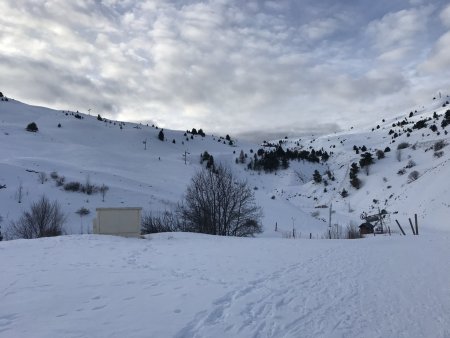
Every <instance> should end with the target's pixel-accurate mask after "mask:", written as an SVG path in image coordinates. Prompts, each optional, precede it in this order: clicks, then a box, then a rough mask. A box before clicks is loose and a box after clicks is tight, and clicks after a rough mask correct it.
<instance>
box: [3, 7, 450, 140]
mask: <svg viewBox="0 0 450 338" xmlns="http://www.w3.org/2000/svg"><path fill="white" fill-rule="evenodd" d="M4 5H5V7H6V8H8V15H2V16H1V17H0V25H1V27H2V30H1V31H0V43H1V46H2V49H1V50H0V86H1V90H2V91H3V92H4V93H7V95H9V96H13V97H16V98H18V99H21V100H23V101H27V102H31V103H36V104H41V105H49V106H55V105H56V108H64V109H67V108H69V107H70V108H72V109H78V110H80V111H86V110H87V109H88V108H91V109H92V112H93V113H94V112H95V113H100V114H102V116H106V117H110V118H119V119H126V120H136V121H148V120H152V121H155V123H157V124H159V125H161V126H164V127H171V128H179V129H186V128H191V127H192V126H196V127H203V128H205V129H206V130H210V131H211V132H227V133H235V134H241V135H244V136H245V135H258V134H259V133H260V132H261V131H263V132H264V133H271V135H274V136H275V135H283V134H286V132H288V134H289V135H292V133H300V134H301V133H302V130H306V129H308V130H309V129H310V128H311V127H312V126H313V128H317V130H318V131H320V130H322V131H333V130H337V129H339V128H343V127H346V126H347V124H348V123H365V122H367V121H372V120H374V119H378V118H380V117H381V116H384V115H386V114H387V113H389V112H392V111H396V110H401V109H406V108H409V107H410V106H411V105H414V104H416V103H423V102H424V100H426V99H429V98H430V97H431V96H432V95H433V94H434V93H435V92H437V91H438V90H443V89H445V88H444V86H445V85H446V81H447V78H448V69H450V67H449V66H450V64H449V61H448V60H450V55H449V53H448V50H449V49H448V48H447V46H448V42H449V41H450V35H449V34H450V31H449V29H450V9H449V8H450V7H449V6H448V5H447V4H446V2H445V1H444V0H436V1H421V0H409V1H407V0H400V1H387V0H381V1H373V2H361V1H356V0H355V1H353V0H352V1H345V2H335V1H331V0H329V1H320V2H317V1H313V0H304V1H292V0H281V1H262V0H249V1H245V2H244V1H238V0H209V1H194V0H189V1H187V0H185V1H182V0H165V1H161V0H147V1H133V0H126V1H123V0H102V1H86V2H71V1H51V0H48V1H43V2H42V3H36V2H30V1H26V0H14V1H13V0H4ZM305 125H307V127H305ZM286 126H290V128H286ZM278 130H280V132H278ZM281 131H283V132H281ZM251 137H253V136H251ZM258 137H259V136H258Z"/></svg>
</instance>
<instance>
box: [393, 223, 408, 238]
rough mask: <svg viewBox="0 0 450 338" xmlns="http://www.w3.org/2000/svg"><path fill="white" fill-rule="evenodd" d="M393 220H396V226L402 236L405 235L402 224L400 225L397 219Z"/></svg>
mask: <svg viewBox="0 0 450 338" xmlns="http://www.w3.org/2000/svg"><path fill="white" fill-rule="evenodd" d="M395 221H396V222H397V225H398V227H399V228H400V231H401V232H402V234H403V236H406V234H405V232H404V231H403V228H402V226H401V225H400V223H399V222H398V221H397V220H395Z"/></svg>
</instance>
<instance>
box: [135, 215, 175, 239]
mask: <svg viewBox="0 0 450 338" xmlns="http://www.w3.org/2000/svg"><path fill="white" fill-rule="evenodd" d="M141 226H142V228H141V232H142V234H144V235H145V234H153V233H158V232H173V231H183V227H182V224H181V222H180V218H178V215H177V214H176V213H174V212H170V211H164V212H162V213H156V214H154V213H151V212H147V213H145V214H144V215H143V216H142V219H141Z"/></svg>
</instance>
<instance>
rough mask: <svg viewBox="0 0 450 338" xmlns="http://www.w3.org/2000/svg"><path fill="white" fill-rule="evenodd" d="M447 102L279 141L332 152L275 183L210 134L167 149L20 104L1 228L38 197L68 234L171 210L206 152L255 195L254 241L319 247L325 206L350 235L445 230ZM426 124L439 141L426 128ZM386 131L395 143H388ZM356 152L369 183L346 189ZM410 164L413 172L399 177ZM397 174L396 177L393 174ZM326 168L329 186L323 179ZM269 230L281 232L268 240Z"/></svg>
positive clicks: (124, 126) (14, 115) (10, 105)
mask: <svg viewBox="0 0 450 338" xmlns="http://www.w3.org/2000/svg"><path fill="white" fill-rule="evenodd" d="M446 100H447V98H444V99H436V100H432V101H431V102H430V103H429V104H428V105H427V106H423V107H416V108H413V111H412V114H410V112H404V113H403V114H400V115H398V116H396V117H390V118H386V119H385V120H384V121H376V122H374V125H373V128H367V129H359V130H356V129H354V128H353V127H351V126H349V128H348V129H349V130H348V131H345V132H341V133H335V134H332V135H322V136H320V137H314V136H311V137H303V138H301V139H283V140H275V141H272V143H275V144H280V143H281V145H282V147H283V149H285V150H286V149H288V148H289V149H298V150H301V149H303V150H305V149H310V147H312V148H314V149H316V150H318V149H324V150H325V151H327V152H329V153H330V154H331V156H330V158H329V159H328V161H326V162H322V163H310V162H305V161H296V160H294V161H291V162H290V165H289V168H288V169H286V170H278V171H277V172H276V173H264V171H262V172H257V171H253V170H248V169H247V163H248V162H249V161H250V160H251V159H252V158H253V156H255V153H256V152H257V150H258V149H260V148H262V146H261V145H258V144H251V143H245V142H240V141H239V140H233V145H229V142H228V141H227V140H225V139H224V138H223V137H219V136H213V135H208V132H207V130H206V134H207V135H206V136H205V137H202V136H200V135H192V134H189V133H188V134H185V132H184V131H173V130H164V134H165V141H164V142H161V141H160V140H158V133H159V131H160V129H158V128H157V127H152V126H147V125H141V124H134V123H128V122H118V121H109V120H107V121H106V122H105V121H99V120H98V119H97V116H89V115H86V114H82V113H78V112H70V111H60V110H59V111H57V110H51V109H47V108H42V107H34V106H29V105H26V104H24V103H21V102H18V101H15V100H13V99H9V100H8V101H0V144H1V147H0V186H2V187H3V188H2V189H0V199H1V208H0V215H1V216H2V217H3V223H2V226H3V229H4V230H5V229H6V228H7V227H8V224H9V223H10V222H11V221H14V220H16V219H17V218H18V217H19V216H20V215H21V214H22V212H23V211H24V210H26V209H28V207H29V205H30V203H32V202H34V201H36V200H37V199H38V198H39V197H40V196H41V195H43V194H45V195H46V196H47V197H49V198H50V199H52V200H53V199H56V200H58V201H59V202H60V203H61V205H62V207H63V209H64V211H65V212H66V213H67V215H68V222H67V226H66V231H67V233H69V234H70V233H72V234H76V233H80V232H83V233H86V232H89V231H90V230H91V224H92V218H93V217H94V214H95V208H97V207H112V206H138V207H142V208H143V209H144V211H164V210H167V209H171V208H173V207H174V205H176V203H178V202H179V201H180V200H181V198H182V195H183V193H184V191H185V188H186V186H187V184H189V182H190V178H191V177H192V175H193V174H194V173H195V172H197V171H198V170H199V169H200V168H201V164H200V155H201V154H202V153H203V152H204V151H208V153H210V154H212V155H213V156H214V158H215V161H216V162H221V163H224V164H225V165H227V166H229V167H231V168H232V170H233V172H234V173H235V174H236V175H237V176H238V177H241V178H244V179H246V180H247V181H248V182H249V184H250V186H251V187H253V188H254V192H255V195H256V199H257V203H258V204H259V205H261V206H262V208H263V211H264V218H263V226H264V230H265V231H264V234H263V236H281V235H282V234H283V232H287V231H291V230H292V227H294V228H295V229H296V231H297V234H298V235H302V236H308V235H309V233H312V234H313V236H315V237H320V236H322V235H323V234H324V232H325V231H326V229H327V226H328V217H329V209H328V207H329V205H330V204H331V203H332V205H333V214H332V224H333V225H334V224H339V225H341V226H343V227H344V228H345V226H346V225H348V224H349V223H350V222H353V223H354V224H356V225H358V224H359V223H360V222H361V220H360V214H361V213H362V212H367V213H369V214H370V213H373V212H377V211H378V208H380V209H385V210H386V211H387V212H389V218H390V224H389V225H390V226H391V228H392V230H394V229H397V227H396V225H395V222H394V220H395V219H398V220H399V221H400V222H402V223H404V224H407V220H408V218H410V217H413V215H414V214H415V213H417V214H418V217H419V222H420V225H421V228H422V230H423V231H429V230H430V231H434V230H449V229H450V227H449V225H448V224H447V223H446V222H445V218H446V217H448V215H450V191H449V189H450V186H449V185H448V184H446V181H447V178H448V177H449V175H450V165H449V163H450V161H449V159H450V148H447V147H444V148H443V149H442V150H441V152H442V153H441V156H440V157H437V156H435V151H434V150H433V147H434V144H435V143H436V142H437V141H439V140H443V141H444V145H445V144H447V143H449V136H448V135H447V134H446V133H445V129H443V128H442V127H441V122H442V119H443V118H444V114H445V112H446V111H447V109H448V108H449V107H447V106H446V104H445V102H446ZM410 115H412V116H410ZM76 117H79V118H76ZM423 119H431V121H427V122H426V123H427V126H426V127H425V128H422V129H414V128H413V125H414V123H416V122H418V121H420V120H423ZM30 122H35V123H36V124H37V126H38V128H39V131H38V132H36V133H33V132H27V131H26V130H25V127H26V126H27V125H28V124H29V123H30ZM433 124H435V125H436V126H437V130H436V131H432V130H431V129H430V128H429V127H430V126H431V125H433ZM393 125H395V127H394V126H393ZM59 126H60V127H59ZM449 128H450V127H447V129H449ZM187 129H189V130H190V129H191V126H187ZM391 130H392V131H391ZM390 131H391V133H389V132H390ZM394 133H397V135H398V136H397V137H396V138H394V136H395V134H394ZM144 141H146V146H145V145H144V143H143V142H144ZM402 142H407V143H408V144H409V146H408V147H407V148H406V149H403V150H401V154H400V155H399V154H398V152H397V145H398V144H400V143H402ZM354 146H356V147H357V148H359V149H360V148H362V147H363V146H364V147H365V148H367V151H369V152H371V153H372V154H373V156H374V157H375V164H373V165H372V166H371V167H370V171H369V175H368V176H367V175H366V174H365V172H364V170H361V171H360V173H359V178H360V179H361V181H362V186H361V188H360V189H359V190H357V189H355V188H353V187H352V186H350V180H349V167H350V164H351V163H352V162H358V161H359V159H360V158H361V153H363V152H364V151H359V154H356V152H355V151H354V150H353V148H354ZM386 147H390V149H391V151H390V152H385V158H384V159H380V160H377V159H376V156H375V151H376V150H377V149H378V150H384V149H385V148H386ZM145 148H146V149H145ZM264 148H265V149H270V147H264ZM363 149H364V148H363ZM241 150H242V151H243V152H244V153H245V155H247V158H246V159H245V160H246V162H247V163H245V164H241V163H239V164H237V163H235V160H236V158H237V157H238V156H239V154H240V152H241ZM184 154H186V159H187V161H186V164H185V163H184ZM408 163H409V164H411V163H414V164H415V165H414V167H411V168H405V167H407V166H409V165H408ZM402 169H404V174H403V175H399V174H398V172H399V171H400V170H402ZM314 170H318V171H319V172H320V173H321V174H323V175H324V176H323V177H324V180H327V183H328V185H327V186H325V185H324V183H320V184H317V183H315V182H314V181H313V180H312V174H313V172H314ZM327 170H329V171H330V173H332V175H333V177H334V180H330V179H327V175H325V172H326V171H327ZM412 171H417V173H418V179H417V180H415V181H414V182H411V183H408V176H409V174H410V173H411V172H412ZM42 172H43V173H45V174H46V175H47V177H48V180H47V181H45V182H44V183H41V182H40V180H39V174H40V173H42ZM52 172H54V173H56V174H57V175H58V176H59V177H61V176H64V178H65V181H66V182H72V181H73V182H80V183H82V184H83V183H84V182H86V180H88V179H89V180H90V182H91V183H92V184H95V185H97V186H101V185H102V184H105V185H106V186H107V187H109V190H108V192H107V194H106V196H105V200H104V201H103V199H102V196H101V194H94V195H86V194H82V193H77V192H67V191H64V189H63V188H62V187H58V186H57V185H56V182H55V180H53V179H51V178H50V173H52ZM343 189H345V190H346V191H347V192H348V193H349V196H348V197H345V198H343V197H342V196H341V195H340V193H341V192H342V190H343ZM19 195H21V196H19ZM19 199H20V200H21V203H18V202H19ZM320 206H326V208H318V207H320ZM81 207H85V208H87V209H89V210H90V212H91V213H90V214H89V215H87V216H86V217H83V219H80V218H79V216H78V215H77V214H76V213H75V212H76V211H77V210H79V209H80V208H81ZM313 216H314V217H313ZM275 224H277V226H278V229H279V231H278V232H275V231H274V229H275Z"/></svg>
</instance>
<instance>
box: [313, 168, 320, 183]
mask: <svg viewBox="0 0 450 338" xmlns="http://www.w3.org/2000/svg"><path fill="white" fill-rule="evenodd" d="M313 180H314V182H316V183H320V182H322V175H320V173H319V171H318V170H314V174H313Z"/></svg>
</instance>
